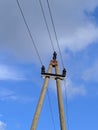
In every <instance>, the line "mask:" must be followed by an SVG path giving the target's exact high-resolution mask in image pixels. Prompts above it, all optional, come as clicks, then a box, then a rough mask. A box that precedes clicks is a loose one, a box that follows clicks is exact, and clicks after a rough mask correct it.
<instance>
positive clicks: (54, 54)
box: [53, 51, 57, 60]
mask: <svg viewBox="0 0 98 130" xmlns="http://www.w3.org/2000/svg"><path fill="white" fill-rule="evenodd" d="M56 58H57V53H56V51H54V53H53V60H56Z"/></svg>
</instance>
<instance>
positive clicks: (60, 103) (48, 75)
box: [30, 52, 66, 130]
mask: <svg viewBox="0 0 98 130" xmlns="http://www.w3.org/2000/svg"><path fill="white" fill-rule="evenodd" d="M56 59H57V54H56V52H54V53H53V59H52V60H51V61H50V64H49V67H48V71H47V73H46V72H45V67H44V66H42V68H41V75H42V77H44V78H45V81H44V85H43V88H42V91H41V94H40V98H39V101H38V105H37V108H36V112H35V115H34V118H33V122H32V125H31V129H30V130H36V128H37V124H38V119H39V116H40V112H41V109H42V105H43V102H44V97H45V94H46V90H47V87H48V82H49V79H50V78H53V79H55V80H56V85H57V97H58V107H59V117H60V127H61V130H66V123H65V116H64V105H63V98H62V90H61V84H60V80H64V78H65V76H66V69H65V68H64V69H63V71H62V74H61V75H60V74H59V66H58V61H57V60H56ZM52 68H55V74H53V73H51V71H52Z"/></svg>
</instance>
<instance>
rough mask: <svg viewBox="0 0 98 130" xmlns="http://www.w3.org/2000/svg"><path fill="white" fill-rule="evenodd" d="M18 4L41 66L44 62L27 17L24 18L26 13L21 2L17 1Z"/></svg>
mask: <svg viewBox="0 0 98 130" xmlns="http://www.w3.org/2000/svg"><path fill="white" fill-rule="evenodd" d="M16 2H17V5H18V7H19V10H20V13H21V15H22V17H23V20H24V23H25V25H26V28H27V31H28V34H29V36H30V39H31V41H32V43H33V46H34V48H35V51H36V54H37V56H38V59H39V61H40V64H41V65H43V63H42V60H41V57H40V54H39V52H38V49H37V47H36V44H35V41H34V38H33V36H32V34H31V30H30V28H29V26H28V24H27V21H26V18H25V16H24V13H23V11H22V8H21V6H20V3H19V0H16Z"/></svg>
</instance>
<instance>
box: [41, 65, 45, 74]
mask: <svg viewBox="0 0 98 130" xmlns="http://www.w3.org/2000/svg"><path fill="white" fill-rule="evenodd" d="M41 73H45V67H44V65H43V66H42V67H41Z"/></svg>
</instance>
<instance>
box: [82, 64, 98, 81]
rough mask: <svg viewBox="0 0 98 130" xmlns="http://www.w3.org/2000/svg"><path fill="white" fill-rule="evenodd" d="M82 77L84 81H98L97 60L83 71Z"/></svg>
mask: <svg viewBox="0 0 98 130" xmlns="http://www.w3.org/2000/svg"><path fill="white" fill-rule="evenodd" d="M82 79H84V80H85V81H91V82H92V81H93V82H98V62H95V63H94V65H93V66H91V67H89V68H88V69H87V70H85V71H84V72H83V75H82Z"/></svg>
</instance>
